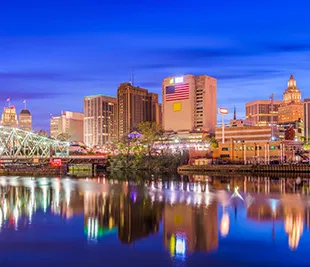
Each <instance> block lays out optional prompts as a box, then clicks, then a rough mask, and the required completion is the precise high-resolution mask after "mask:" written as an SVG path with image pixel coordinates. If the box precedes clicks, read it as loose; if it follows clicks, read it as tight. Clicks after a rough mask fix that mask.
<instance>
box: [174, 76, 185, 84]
mask: <svg viewBox="0 0 310 267" xmlns="http://www.w3.org/2000/svg"><path fill="white" fill-rule="evenodd" d="M174 82H175V83H182V82H183V77H176V78H174Z"/></svg>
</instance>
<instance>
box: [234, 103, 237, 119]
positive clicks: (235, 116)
mask: <svg viewBox="0 0 310 267" xmlns="http://www.w3.org/2000/svg"><path fill="white" fill-rule="evenodd" d="M234 120H237V112H236V106H234Z"/></svg>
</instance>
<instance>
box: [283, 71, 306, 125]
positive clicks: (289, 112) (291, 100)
mask: <svg viewBox="0 0 310 267" xmlns="http://www.w3.org/2000/svg"><path fill="white" fill-rule="evenodd" d="M278 116H279V123H280V124H282V123H290V122H295V121H298V120H302V119H303V105H302V101H301V93H300V90H299V89H298V88H297V87H296V80H295V79H294V77H293V75H291V77H290V79H289V81H288V87H287V89H286V90H285V92H284V94H283V102H282V103H281V105H280V106H279V115H278Z"/></svg>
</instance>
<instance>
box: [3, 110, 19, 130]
mask: <svg viewBox="0 0 310 267" xmlns="http://www.w3.org/2000/svg"><path fill="white" fill-rule="evenodd" d="M1 125H3V126H8V127H13V128H17V127H18V120H17V114H16V109H15V107H14V106H10V107H5V108H4V109H3V113H2V120H1Z"/></svg>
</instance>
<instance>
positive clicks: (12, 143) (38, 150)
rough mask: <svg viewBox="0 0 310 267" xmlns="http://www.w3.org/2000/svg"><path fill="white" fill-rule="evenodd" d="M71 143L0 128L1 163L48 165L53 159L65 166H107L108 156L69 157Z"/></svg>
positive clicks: (3, 127) (8, 128) (14, 129)
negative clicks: (58, 160)
mask: <svg viewBox="0 0 310 267" xmlns="http://www.w3.org/2000/svg"><path fill="white" fill-rule="evenodd" d="M69 147H70V143H69V142H63V141H59V140H54V139H51V138H48V137H45V136H41V135H38V134H35V133H33V132H28V131H24V130H20V129H17V128H10V127H6V126H0V163H1V164H2V165H11V164H12V163H14V164H16V163H17V164H29V163H37V164H41V165H42V164H43V165H44V164H48V163H49V162H50V160H51V159H55V158H57V159H62V163H63V164H92V165H94V166H96V165H106V164H107V158H108V156H107V155H69ZM94 166H93V167H94Z"/></svg>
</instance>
